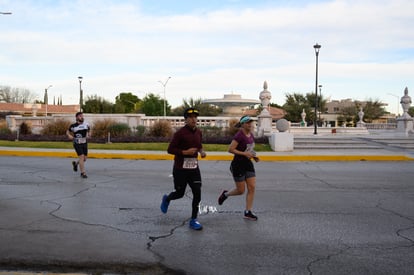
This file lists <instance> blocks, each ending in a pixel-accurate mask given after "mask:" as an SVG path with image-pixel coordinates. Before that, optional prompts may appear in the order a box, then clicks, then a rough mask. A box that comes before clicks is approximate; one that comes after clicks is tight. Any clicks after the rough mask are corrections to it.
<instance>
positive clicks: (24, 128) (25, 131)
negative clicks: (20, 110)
mask: <svg viewBox="0 0 414 275" xmlns="http://www.w3.org/2000/svg"><path fill="white" fill-rule="evenodd" d="M19 133H20V134H21V135H30V134H32V127H30V125H29V124H28V123H26V122H22V124H20V126H19Z"/></svg>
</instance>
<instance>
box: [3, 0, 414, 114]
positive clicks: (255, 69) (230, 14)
mask: <svg viewBox="0 0 414 275" xmlns="http://www.w3.org/2000/svg"><path fill="white" fill-rule="evenodd" d="M0 11H1V12H12V13H13V14H12V15H0V85H6V86H12V87H20V88H27V89H30V90H31V91H32V92H34V93H36V94H38V95H39V97H38V99H40V100H42V99H43V92H44V89H45V88H47V87H48V86H49V85H53V87H51V88H50V89H49V96H50V97H49V102H52V99H53V96H60V95H62V97H63V103H64V104H77V103H78V102H79V81H78V76H83V82H82V88H83V90H84V97H85V98H86V96H88V95H95V94H97V95H99V96H102V97H103V98H105V99H107V100H109V101H111V102H114V100H115V96H116V95H118V94H119V93H121V92H132V93H134V94H136V95H137V96H138V97H140V98H143V97H144V96H145V94H146V93H155V94H158V95H160V97H161V98H162V97H163V96H164V87H163V85H162V83H160V82H159V81H161V82H164V83H165V81H166V80H167V78H168V77H171V79H170V80H169V81H168V83H167V85H166V86H165V90H166V93H165V94H166V99H167V100H168V102H169V104H170V105H172V106H173V107H176V106H178V105H181V104H182V100H183V99H189V98H194V99H197V98H202V99H212V98H222V97H223V96H224V94H230V93H234V94H241V96H242V97H243V98H246V99H258V97H259V93H260V92H261V91H262V90H263V83H264V81H267V83H268V86H269V90H270V91H271V93H272V100H271V102H273V103H278V104H283V103H284V101H285V94H286V93H293V92H297V93H302V94H306V93H308V92H314V90H315V71H316V70H315V64H316V56H315V51H314V48H313V45H314V44H316V43H318V44H320V45H322V47H321V49H320V53H319V84H321V85H322V94H323V96H325V97H328V98H330V99H332V100H335V99H337V100H339V99H345V98H351V99H354V100H367V99H373V100H380V101H382V102H384V103H388V104H389V107H388V108H387V109H388V110H389V111H391V112H396V111H397V106H398V102H399V98H400V97H402V96H403V95H404V88H405V87H408V90H409V95H410V96H412V97H413V98H414V96H413V95H414V29H413V26H414V1H412V0H389V1H386V0H366V1H364V0H361V1H351V0H349V1H347V0H337V1H325V0H321V1H306V0H301V1H298V0H291V1H288V0H285V1H270V0H204V1H199V0H142V1H139V0H135V1H133V0H89V1H88V0H84V1H80V0H79V1H76V0H70V1H69V0H67V1H58V0H44V1H41V0H38V1H34V0H33V1H31V0H19V1H16V0H0ZM390 94H392V95H390ZM401 109H402V108H401V106H400V107H399V110H400V112H401Z"/></svg>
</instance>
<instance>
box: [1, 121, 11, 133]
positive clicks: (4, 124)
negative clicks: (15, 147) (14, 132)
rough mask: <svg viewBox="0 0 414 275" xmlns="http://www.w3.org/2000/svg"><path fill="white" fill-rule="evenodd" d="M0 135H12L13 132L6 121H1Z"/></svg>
mask: <svg viewBox="0 0 414 275" xmlns="http://www.w3.org/2000/svg"><path fill="white" fill-rule="evenodd" d="M0 134H2V135H8V134H11V130H10V129H9V127H7V122H6V120H5V119H0Z"/></svg>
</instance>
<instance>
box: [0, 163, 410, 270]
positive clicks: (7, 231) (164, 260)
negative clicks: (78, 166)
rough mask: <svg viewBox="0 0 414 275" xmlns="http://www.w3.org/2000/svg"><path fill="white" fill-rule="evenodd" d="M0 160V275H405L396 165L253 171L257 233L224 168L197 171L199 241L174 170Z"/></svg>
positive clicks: (405, 167)
mask: <svg viewBox="0 0 414 275" xmlns="http://www.w3.org/2000/svg"><path fill="white" fill-rule="evenodd" d="M70 162H71V159H69V158H38V157H10V156H2V157H0V272H1V271H6V270H31V271H33V270H37V271H39V270H42V271H48V272H52V271H53V272H69V271H70V272H84V273H88V274H239V275H241V274H414V183H413V182H414V181H413V178H414V169H413V167H414V166H413V164H414V162H413V161H403V162H386V161H381V162H371V161H359V162H358V161H356V162H353V161H351V162H260V163H258V164H256V170H257V190H256V197H255V206H254V210H255V212H256V214H257V215H258V217H259V220H258V221H257V222H252V221H247V220H244V219H243V218H242V211H243V210H244V201H245V198H244V196H239V197H231V198H229V199H228V200H226V201H225V203H224V204H223V205H222V206H218V205H217V197H218V195H219V194H220V192H221V191H222V190H223V189H229V188H232V187H233V183H232V179H231V176H230V172H229V169H228V168H229V162H228V161H201V163H200V165H201V171H202V176H203V189H202V203H201V210H202V213H201V214H200V216H199V220H200V222H201V223H202V224H203V226H204V230H202V231H199V232H198V231H193V230H191V229H189V228H188V219H189V216H190V211H191V210H190V205H191V192H190V191H189V192H187V194H186V196H185V197H184V198H182V199H181V200H177V201H173V202H172V203H171V205H170V208H169V211H168V213H167V214H162V213H161V212H160V209H159V205H160V200H161V197H162V195H163V194H164V193H168V192H170V191H171V190H172V178H171V167H172V162H171V161H162V160H158V161H150V160H121V159H116V160H108V159H91V160H88V162H87V171H88V175H89V178H88V179H81V178H80V177H79V174H78V173H74V172H73V171H72V170H71V164H70Z"/></svg>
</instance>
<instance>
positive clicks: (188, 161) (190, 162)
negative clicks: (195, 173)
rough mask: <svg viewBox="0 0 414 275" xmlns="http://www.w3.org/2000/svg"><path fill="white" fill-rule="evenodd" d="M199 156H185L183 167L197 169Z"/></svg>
mask: <svg viewBox="0 0 414 275" xmlns="http://www.w3.org/2000/svg"><path fill="white" fill-rule="evenodd" d="M197 165H198V161H197V158H184V162H183V168H184V169H195V168H197Z"/></svg>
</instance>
